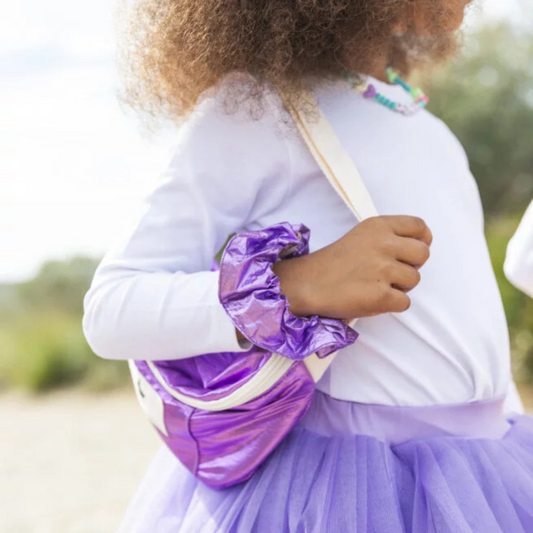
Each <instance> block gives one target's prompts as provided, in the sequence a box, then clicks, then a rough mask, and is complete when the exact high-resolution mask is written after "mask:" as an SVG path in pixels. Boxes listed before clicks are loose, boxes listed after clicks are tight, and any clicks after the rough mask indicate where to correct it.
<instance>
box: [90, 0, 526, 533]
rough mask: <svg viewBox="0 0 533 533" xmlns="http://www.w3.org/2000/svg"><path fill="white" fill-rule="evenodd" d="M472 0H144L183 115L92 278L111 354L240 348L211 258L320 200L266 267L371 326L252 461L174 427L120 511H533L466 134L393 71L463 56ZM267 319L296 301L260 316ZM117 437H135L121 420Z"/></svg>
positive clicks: (146, 26)
mask: <svg viewBox="0 0 533 533" xmlns="http://www.w3.org/2000/svg"><path fill="white" fill-rule="evenodd" d="M466 3H467V2H466V1H465V0H320V1H317V0H299V1H290V2H289V1H287V0H241V1H233V0H232V1H230V0H218V1H207V0H140V1H139V2H137V9H135V10H133V12H132V14H131V18H130V20H131V25H130V27H129V30H128V32H127V34H126V40H125V43H124V47H123V50H124V53H125V55H124V56H123V58H124V59H125V65H126V67H127V71H126V74H127V76H126V79H127V80H128V87H129V89H128V90H129V93H128V94H129V101H130V102H131V103H133V104H134V105H135V106H136V107H138V108H140V109H143V110H145V111H149V112H150V113H152V114H153V115H156V116H170V117H172V118H177V119H179V118H181V117H183V116H187V121H186V123H185V125H184V126H183V127H182V129H181V132H180V138H179V142H178V146H177V149H176V152H175V155H174V157H173V158H172V161H171V163H170V165H169V167H168V170H167V171H166V172H165V173H164V174H163V175H162V176H161V180H160V182H159V184H158V185H157V187H156V188H155V189H154V190H153V192H152V193H151V194H150V195H149V197H148V198H147V201H146V206H145V210H144V213H143V214H142V216H141V217H140V218H139V220H138V222H137V224H136V225H135V227H134V228H132V230H131V233H130V234H129V235H128V236H127V238H126V239H125V240H124V241H123V242H122V243H120V244H119V245H117V246H116V247H115V248H114V249H113V250H111V251H109V252H108V254H107V255H106V257H105V258H104V260H103V261H102V263H101V265H100V266H99V268H98V270H97V272H96V275H95V277H94V281H93V284H92V286H91V288H90V290H89V292H88V293H87V295H86V298H85V316H84V321H83V325H84V331H85V334H86V336H87V339H88V341H89V343H90V345H91V346H92V348H93V350H94V351H95V353H96V354H98V355H99V356H101V357H104V358H109V359H152V360H165V359H179V358H191V357H195V356H198V355H201V354H206V353H212V352H244V351H247V350H248V349H249V348H250V346H251V343H253V341H254V335H253V334H250V333H249V332H248V333H247V334H246V335H244V334H243V332H242V331H239V330H237V329H236V328H235V325H234V320H233V317H232V316H231V315H230V314H229V313H227V312H226V311H225V309H224V307H223V306H222V304H221V302H220V300H219V289H220V283H219V280H220V277H219V276H220V274H219V272H214V271H210V268H211V264H212V260H213V257H214V256H215V254H216V253H217V251H218V250H219V249H220V248H221V247H222V246H223V244H224V243H225V241H226V239H227V237H228V235H230V234H232V233H237V234H240V233H241V232H244V231H247V232H252V233H249V235H253V234H254V233H253V232H258V231H259V230H261V229H263V228H267V227H270V226H273V225H275V224H278V223H283V222H286V223H290V224H300V223H302V224H305V226H307V227H308V228H309V229H310V241H309V245H310V253H309V254H307V255H303V256H301V257H297V258H291V259H284V260H283V259H281V260H279V261H277V262H276V263H275V265H274V266H273V267H272V268H273V272H274V273H275V277H276V280H277V282H278V283H279V284H280V287H281V290H282V291H283V293H284V295H285V297H286V298H287V305H289V306H290V308H289V310H290V312H291V313H293V314H294V315H297V316H301V317H321V319H322V317H325V318H327V319H328V320H339V321H340V320H341V319H344V320H350V319H352V318H355V317H359V318H360V320H359V321H358V322H357V324H356V329H357V332H358V334H359V337H358V339H357V340H356V341H355V342H354V340H355V339H354V336H352V340H351V341H350V342H347V341H346V342H344V343H341V344H343V346H341V349H340V351H339V353H338V355H337V357H336V359H335V360H334V361H333V363H332V365H331V366H330V368H329V370H328V371H327V373H326V374H325V375H324V377H323V378H322V379H321V380H320V381H319V383H318V384H317V391H316V393H315V395H314V399H313V404H312V406H311V409H310V410H309V412H308V413H307V414H306V416H305V417H304V419H303V420H302V421H301V422H300V423H299V424H298V425H297V427H295V428H294V429H293V430H292V432H291V433H290V434H289V435H288V436H287V437H286V438H285V439H284V440H283V442H282V443H281V445H280V446H279V447H277V448H276V450H275V451H274V452H273V454H272V455H271V456H270V457H269V458H268V459H267V460H266V461H265V462H264V463H263V464H262V465H261V467H260V468H259V470H258V471H257V472H256V473H255V474H254V475H253V476H252V477H251V478H250V479H249V480H248V481H245V482H243V483H240V484H238V485H235V486H233V487H230V488H228V489H224V490H214V489H211V488H208V487H207V486H206V485H204V484H203V483H202V482H200V481H199V480H198V479H197V478H195V477H193V475H192V474H190V473H189V472H188V471H187V470H186V468H185V467H184V466H182V465H181V464H180V463H179V461H178V460H177V459H176V458H175V457H174V455H173V454H172V453H171V452H170V450H169V449H168V448H166V446H164V445H163V446H162V447H161V449H160V451H159V452H158V454H157V456H156V457H155V459H154V461H153V463H152V464H151V466H150V468H149V470H148V472H147V474H146V476H145V478H144V479H143V481H142V483H141V485H140V487H139V488H138V490H137V492H136V494H135V496H134V498H133V500H132V502H131V504H130V506H129V508H128V511H127V513H126V516H125V518H124V520H123V523H122V526H121V529H120V532H121V533H139V532H142V533H148V532H150V533H177V532H185V533H200V532H239V533H249V532H261V533H267V532H268V533H278V532H293V533H304V532H305V533H309V532H314V533H345V532H346V533H355V532H357V533H367V532H376V533H400V532H405V533H407V532H416V533H428V532H438V533H466V532H469V533H470V532H475V533H496V532H501V533H503V532H505V533H520V532H533V421H532V420H531V419H530V418H528V417H526V416H524V415H520V414H517V415H515V416H514V417H513V418H512V419H511V418H509V417H506V416H504V407H503V402H504V399H505V397H506V395H507V393H508V391H509V387H510V384H511V373H510V357H509V338H508V331H507V326H506V320H505V316H504V311H503V308H502V302H501V299H500V295H499V292H498V288H497V284H496V281H495V276H494V273H493V271H492V268H491V262H490V258H489V253H488V250H487V245H486V242H485V238H484V232H483V229H484V228H483V225H484V221H483V212H482V207H481V204H480V198H479V194H478V189H477V187H476V183H475V181H474V178H473V177H472V175H471V173H470V171H469V167H468V161H467V158H466V156H465V153H464V151H463V149H462V147H461V145H460V144H459V142H458V141H457V139H456V138H455V137H454V136H453V134H452V133H451V132H450V131H449V129H448V128H447V127H446V126H445V125H444V124H443V123H442V122H441V121H440V120H438V119H437V118H435V117H434V116H432V115H431V114H430V113H429V112H428V111H426V110H424V109H423V107H424V103H425V99H424V98H423V96H422V95H421V94H420V92H414V91H410V92H408V91H407V90H406V89H405V88H404V87H403V86H402V82H401V80H400V79H399V78H398V77H397V76H396V75H395V74H394V73H392V72H391V71H389V74H390V78H389V77H388V76H387V75H386V72H387V71H386V69H387V67H391V68H392V69H394V70H395V71H396V72H397V73H400V74H407V73H408V71H409V70H410V69H411V68H412V67H413V66H414V65H416V64H420V63H423V62H431V61H437V60H440V59H443V58H445V57H448V56H449V55H450V53H451V52H452V51H453V48H454V43H455V40H456V38H457V35H456V31H457V28H458V27H459V26H460V24H461V22H462V19H463V12H464V9H465V7H466V6H465V4H466ZM304 89H308V90H310V91H312V93H313V94H314V96H315V98H316V99H317V101H318V105H319V107H320V109H321V111H322V112H323V113H324V115H325V116H326V118H327V119H328V121H329V122H330V123H331V125H332V127H333V129H334V131H335V133H336V135H337V136H338V138H339V139H340V141H341V143H342V145H343V147H344V148H345V149H346V151H347V152H348V153H349V155H350V156H351V158H352V159H353V160H354V162H355V163H356V164H357V166H358V167H359V170H360V172H361V174H362V176H363V179H364V181H365V184H366V186H367V188H368V190H369V192H370V194H371V196H372V198H373V200H374V203H375V204H376V207H377V210H378V212H379V213H380V216H379V217H374V218H371V219H368V220H366V221H364V222H361V223H357V221H356V220H355V219H354V217H353V215H352V213H351V212H350V211H349V210H348V208H347V207H346V206H345V205H344V203H343V202H342V200H341V198H340V197H339V196H338V195H337V193H336V192H335V191H334V190H333V189H332V187H331V185H330V184H329V183H328V181H327V180H326V178H325V176H324V175H323V174H322V172H321V171H320V169H319V167H318V166H317V164H316V163H315V161H314V159H313V158H312V156H311V154H310V153H309V150H308V149H307V147H306V145H305V144H304V142H303V141H302V139H301V138H300V136H299V134H298V132H297V130H296V128H295V127H294V125H293V124H292V122H291V119H290V118H289V115H288V114H287V112H286V111H285V109H284V106H283V105H282V103H281V99H280V96H279V94H280V92H283V94H284V95H285V97H287V98H289V99H290V100H291V102H292V104H293V105H296V106H300V108H301V109H302V110H303V112H306V113H309V116H311V117H312V114H313V109H312V108H310V107H309V105H307V104H306V103H304V101H303V97H302V95H303V90H304ZM249 320H250V322H251V323H252V321H255V322H254V327H255V329H256V330H257V332H258V334H262V335H268V334H269V333H272V332H274V333H275V334H277V335H279V334H280V331H281V329H282V326H283V327H286V326H287V324H283V325H280V324H272V323H268V324H267V323H266V321H264V322H263V321H262V320H261V318H260V317H259V318H258V317H257V316H253V317H252V316H249ZM123 445H125V446H127V445H128V443H127V442H125V443H124V444H123Z"/></svg>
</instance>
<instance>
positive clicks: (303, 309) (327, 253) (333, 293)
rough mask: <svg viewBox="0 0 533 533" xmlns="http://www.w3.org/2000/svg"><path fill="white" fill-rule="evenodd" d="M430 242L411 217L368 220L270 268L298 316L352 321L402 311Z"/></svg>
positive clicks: (422, 227)
mask: <svg viewBox="0 0 533 533" xmlns="http://www.w3.org/2000/svg"><path fill="white" fill-rule="evenodd" d="M431 242H432V235H431V231H430V230H429V228H428V227H427V225H426V223H425V222H424V221H423V220H422V219H420V218H417V217H411V216H380V217H373V218H369V219H367V220H365V221H363V222H361V223H360V224H358V225H357V226H355V227H354V228H353V229H352V230H350V231H349V232H348V233H347V234H346V235H344V237H342V238H340V239H339V240H338V241H335V242H334V243H332V244H330V245H329V246H326V247H324V248H322V249H320V250H317V251H316V252H313V253H311V254H308V255H305V256H302V257H295V258H291V259H286V260H280V261H278V262H276V263H275V264H274V265H273V271H274V273H275V274H276V275H277V276H278V278H279V280H280V285H281V290H282V292H283V294H285V296H286V297H287V301H288V302H289V309H290V310H291V311H292V312H293V313H294V314H295V315H299V316H308V315H319V316H324V317H330V318H340V319H345V320H352V319H354V318H361V317H368V316H375V315H379V314H382V313H389V312H396V313H397V312H402V311H406V310H407V309H408V308H409V307H410V305H411V300H410V298H409V296H408V295H407V293H408V292H409V291H410V290H412V289H414V288H415V287H416V286H417V285H418V283H419V282H420V273H419V269H420V267H421V266H422V265H423V264H424V263H425V262H426V261H427V260H428V258H429V248H430V246H431Z"/></svg>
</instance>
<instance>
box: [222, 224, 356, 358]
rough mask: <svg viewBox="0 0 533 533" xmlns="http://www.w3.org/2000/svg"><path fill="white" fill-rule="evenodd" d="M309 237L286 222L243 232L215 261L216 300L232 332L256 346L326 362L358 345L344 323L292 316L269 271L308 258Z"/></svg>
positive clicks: (330, 319)
mask: <svg viewBox="0 0 533 533" xmlns="http://www.w3.org/2000/svg"><path fill="white" fill-rule="evenodd" d="M309 236H310V231H309V229H308V228H307V227H306V226H304V225H303V224H297V225H292V224H289V223H288V222H283V223H280V224H275V225H273V226H270V227H268V228H265V229H262V230H258V231H246V232H242V233H239V234H237V235H235V236H234V237H233V238H232V239H231V240H230V242H229V243H228V245H227V246H226V249H225V250H224V253H223V255H222V259H221V261H220V278H219V299H220V302H221V303H222V305H223V306H224V309H225V310H226V312H227V313H228V315H229V317H230V319H231V320H232V322H233V323H234V324H235V326H236V327H237V328H238V329H239V330H240V331H241V332H242V334H243V335H244V336H245V337H246V338H247V339H248V340H250V341H251V342H253V343H254V344H255V345H256V346H259V347H261V348H263V349H265V350H267V351H270V352H275V353H278V354H280V355H283V356H284V357H288V358H289V359H295V360H301V359H304V358H305V357H307V356H309V355H311V354H314V353H316V354H317V355H318V357H326V356H328V355H330V354H331V353H333V352H336V351H337V350H339V349H341V348H344V347H345V346H348V345H350V344H353V343H354V342H355V341H356V339H357V333H356V332H355V331H354V330H353V329H352V328H351V327H350V326H349V325H348V324H347V323H346V322H345V321H343V320H336V319H332V318H324V317H319V316H316V315H315V316H310V317H299V316H296V315H294V314H293V313H292V312H291V311H290V310H289V303H288V301H287V298H286V297H285V295H283V294H282V293H281V286H280V283H279V279H278V278H277V276H276V275H275V274H274V272H273V270H272V265H273V264H274V263H275V262H276V261H277V260H278V259H279V258H282V259H288V258H291V257H298V256H301V255H305V254H307V253H309Z"/></svg>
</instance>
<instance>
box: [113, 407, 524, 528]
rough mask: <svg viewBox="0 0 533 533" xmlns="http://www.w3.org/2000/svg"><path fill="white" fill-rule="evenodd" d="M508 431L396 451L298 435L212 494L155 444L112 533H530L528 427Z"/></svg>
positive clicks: (369, 442)
mask: <svg viewBox="0 0 533 533" xmlns="http://www.w3.org/2000/svg"><path fill="white" fill-rule="evenodd" d="M346 403H349V402H346ZM328 405H329V404H328V402H327V401H326V402H321V403H319V405H318V408H317V407H316V406H315V408H314V415H315V416H316V414H317V409H322V410H324V409H328ZM390 409H396V408H394V407H392V408H390ZM311 411H312V412H311V416H313V409H312V410H311ZM324 415H327V413H324ZM469 416H470V415H469ZM347 422H349V421H347ZM472 422H473V424H474V425H476V423H479V421H478V422H476V420H474V419H472ZM509 422H510V425H509V426H508V427H509V429H508V430H506V432H505V434H504V435H503V436H502V437H498V438H492V437H491V438H487V437H475V438H471V437H464V436H454V435H443V434H438V435H437V436H434V437H424V438H414V439H408V440H404V441H403V442H400V443H397V444H388V443H386V442H384V441H382V440H379V439H378V438H376V437H374V436H369V435H362V434H336V435H330V436H327V435H323V434H320V433H318V432H316V431H314V430H311V429H309V427H305V424H304V425H299V426H297V427H296V428H295V429H294V430H293V431H292V432H291V433H290V434H289V435H288V436H287V437H286V438H285V440H284V441H283V442H282V443H281V445H280V446H279V447H278V448H277V449H276V451H275V452H274V453H273V454H272V455H271V456H270V458H269V459H268V460H267V461H266V462H265V463H264V464H263V465H262V466H261V467H260V469H259V470H258V471H257V472H256V474H255V475H254V476H253V477H252V478H251V479H250V480H249V481H247V482H245V483H242V484H240V485H236V486H234V487H231V488H229V489H224V490H222V491H217V490H213V489H209V488H208V487H207V486H205V485H203V484H202V483H201V482H199V481H198V480H196V479H195V478H194V477H193V476H192V475H191V474H190V473H189V472H188V471H187V470H186V469H185V468H184V467H183V466H181V465H180V463H179V462H178V461H177V459H175V457H174V456H173V455H172V454H171V452H170V451H169V450H168V449H167V448H166V447H165V446H163V447H162V448H161V449H160V450H159V452H158V454H157V455H156V457H155V458H154V460H153V462H152V464H151V465H150V467H149V469H148V472H147V473H146V475H145V477H144V479H143V481H142V483H141V485H140V486H139V488H138V489H137V492H136V494H135V496H134V498H133V499H132V501H131V503H130V506H129V508H128V511H127V513H126V516H125V517H124V520H123V523H122V526H121V528H120V530H119V533H148V532H150V533H214V532H224V533H253V532H258V533H282V532H290V533H411V532H412V533H524V532H527V533H533V419H532V418H530V417H528V416H524V415H515V416H514V417H513V418H512V419H510V420H509ZM349 425H350V424H349V423H348V424H347V426H349ZM481 425H483V424H481Z"/></svg>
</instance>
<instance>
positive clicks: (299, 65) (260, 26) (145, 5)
mask: <svg viewBox="0 0 533 533" xmlns="http://www.w3.org/2000/svg"><path fill="white" fill-rule="evenodd" d="M123 2H126V3H132V2H133V6H129V7H128V11H127V13H128V14H127V15H126V16H125V18H124V20H125V22H126V25H125V26H124V33H123V35H122V42H121V53H122V56H121V57H122V62H123V63H122V66H123V69H124V74H125V83H126V100H127V101H128V103H129V104H131V105H133V106H134V107H136V108H138V109H141V110H144V111H148V112H150V113H151V114H153V115H160V114H163V115H166V116H170V117H171V118H177V117H180V116H183V115H184V114H186V113H187V112H188V111H190V110H191V109H192V107H193V106H194V104H195V103H196V101H197V99H198V97H199V95H200V94H201V93H202V92H203V91H205V90H206V89H208V88H210V87H213V86H216V85H217V84H218V82H220V81H221V80H222V79H223V78H224V77H225V76H226V75H227V74H229V73H232V72H244V73H248V74H251V75H252V77H253V79H254V80H256V81H255V82H254V83H251V84H247V85H246V94H242V93H241V94H240V95H238V96H239V97H240V98H246V99H249V98H250V97H251V98H252V99H256V100H257V99H259V98H260V96H261V94H262V86H263V82H264V81H269V82H272V83H274V84H276V85H277V86H281V87H283V89H284V90H285V92H289V93H290V94H292V95H295V97H297V95H298V94H299V91H300V90H301V89H302V87H304V86H306V85H307V84H308V83H309V82H311V83H312V82H314V81H316V80H324V79H329V80H331V79H335V78H338V77H339V76H340V75H341V73H342V70H343V69H347V70H350V71H352V72H359V73H366V74H373V75H375V74H376V73H378V72H379V73H380V72H381V71H382V70H383V69H384V68H385V66H387V65H390V66H392V67H393V68H395V69H396V70H398V71H399V72H401V73H403V74H406V73H408V71H409V70H410V69H411V68H412V67H413V66H415V65H417V64H420V63H421V62H425V63H428V62H432V63H435V62H436V61H440V60H442V59H444V58H446V57H448V56H449V55H450V54H451V52H452V51H453V50H454V47H455V44H456V38H457V31H456V30H457V29H458V28H459V26H460V25H461V22H462V20H463V15H464V10H465V7H466V6H467V5H468V4H469V3H470V0H123ZM123 13H124V14H125V13H126V11H124V12H123ZM234 96H235V97H237V95H234Z"/></svg>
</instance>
